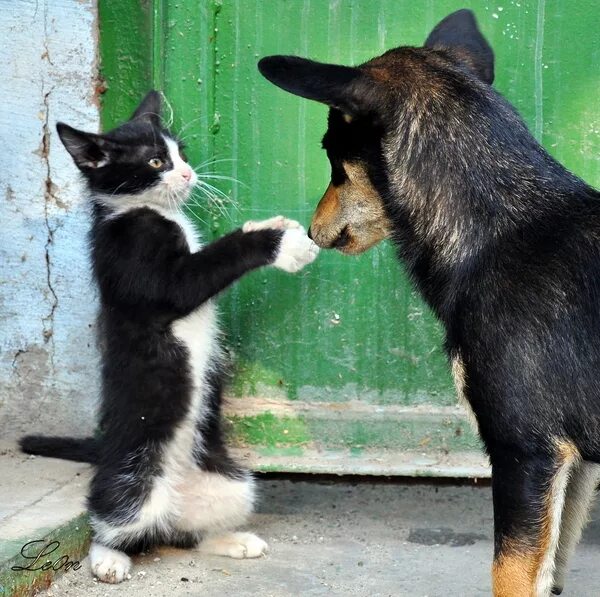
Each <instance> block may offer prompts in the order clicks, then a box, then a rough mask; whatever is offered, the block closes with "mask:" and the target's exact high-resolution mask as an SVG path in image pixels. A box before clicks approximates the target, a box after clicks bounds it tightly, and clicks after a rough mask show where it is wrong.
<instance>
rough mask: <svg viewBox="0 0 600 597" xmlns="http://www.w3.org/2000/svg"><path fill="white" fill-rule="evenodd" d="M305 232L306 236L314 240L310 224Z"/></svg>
mask: <svg viewBox="0 0 600 597" xmlns="http://www.w3.org/2000/svg"><path fill="white" fill-rule="evenodd" d="M306 234H307V235H308V238H310V240H314V239H313V237H312V230H311V229H310V226H309V227H308V232H307V233H306Z"/></svg>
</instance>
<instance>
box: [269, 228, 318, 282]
mask: <svg viewBox="0 0 600 597" xmlns="http://www.w3.org/2000/svg"><path fill="white" fill-rule="evenodd" d="M318 254H319V247H317V245H315V243H314V242H313V241H312V240H311V239H310V238H308V236H307V235H306V232H305V231H304V228H293V229H291V230H286V231H285V232H284V233H283V236H282V237H281V243H280V244H279V251H278V252H277V257H276V258H275V261H274V262H273V265H274V266H275V267H276V268H278V269H282V270H284V271H286V272H290V273H292V274H293V273H295V272H297V271H300V270H301V269H302V268H303V267H304V266H305V265H308V264H309V263H312V262H313V261H314V260H315V259H316V258H317V255H318Z"/></svg>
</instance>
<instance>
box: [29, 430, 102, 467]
mask: <svg viewBox="0 0 600 597" xmlns="http://www.w3.org/2000/svg"><path fill="white" fill-rule="evenodd" d="M19 446H20V447H21V450H22V451H23V452H25V453H26V454H35V455H36V456H51V457H52V458H63V459H64V460H75V461H76V462H89V463H90V464H96V462H98V440H97V439H96V438H94V437H81V438H78V437H51V436H45V435H26V436H25V437H22V438H21V439H20V440H19Z"/></svg>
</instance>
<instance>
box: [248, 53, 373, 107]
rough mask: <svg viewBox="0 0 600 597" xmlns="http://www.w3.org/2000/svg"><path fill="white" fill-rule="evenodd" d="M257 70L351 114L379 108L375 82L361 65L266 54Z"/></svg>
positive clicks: (280, 84) (287, 87) (298, 92)
mask: <svg viewBox="0 0 600 597" xmlns="http://www.w3.org/2000/svg"><path fill="white" fill-rule="evenodd" d="M258 70H259V71H260V73H261V74H262V75H263V77H265V78H266V79H268V80H269V81H271V83H274V84H275V85H277V86H278V87H281V88H282V89H285V91H289V92H290V93H293V94H294V95H299V96H300V97H304V98H306V99H311V100H315V101H317V102H321V103H323V104H327V105H328V106H331V107H332V108H337V109H338V110H341V111H342V112H344V113H345V114H347V115H349V116H352V117H354V116H359V115H362V114H369V113H373V112H376V111H377V106H378V100H379V98H378V93H377V89H376V82H375V81H373V80H372V79H371V78H370V77H369V76H368V75H366V74H365V73H364V72H362V71H361V70H360V69H358V68H353V67H350V66H338V65H336V64H324V63H321V62H314V61H313V60H307V59H306V58H298V57H297V56H267V57H266V58H263V59H262V60H261V61H260V62H259V63H258ZM379 101H380V100H379Z"/></svg>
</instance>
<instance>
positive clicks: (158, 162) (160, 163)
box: [148, 158, 163, 168]
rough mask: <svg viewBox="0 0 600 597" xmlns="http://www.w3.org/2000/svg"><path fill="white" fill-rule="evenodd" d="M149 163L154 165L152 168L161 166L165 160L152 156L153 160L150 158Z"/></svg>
mask: <svg viewBox="0 0 600 597" xmlns="http://www.w3.org/2000/svg"><path fill="white" fill-rule="evenodd" d="M148 165H149V166H152V168H160V167H161V166H162V165H163V162H162V160H160V159H159V158H152V159H151V160H148Z"/></svg>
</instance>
